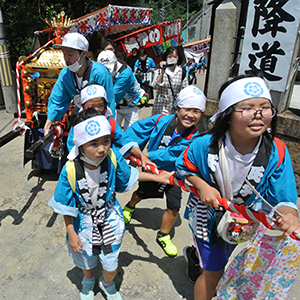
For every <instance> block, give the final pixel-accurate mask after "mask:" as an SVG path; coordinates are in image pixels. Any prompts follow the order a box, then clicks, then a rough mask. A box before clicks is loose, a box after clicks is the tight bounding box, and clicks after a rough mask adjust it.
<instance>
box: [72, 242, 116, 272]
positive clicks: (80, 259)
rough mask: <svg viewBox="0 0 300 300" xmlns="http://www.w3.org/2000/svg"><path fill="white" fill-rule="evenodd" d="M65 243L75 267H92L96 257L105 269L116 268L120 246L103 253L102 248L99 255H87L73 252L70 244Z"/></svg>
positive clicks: (94, 265) (84, 268)
mask: <svg viewBox="0 0 300 300" xmlns="http://www.w3.org/2000/svg"><path fill="white" fill-rule="evenodd" d="M67 245H68V250H69V256H70V258H71V261H72V262H73V264H74V265H75V266H76V267H78V268H80V269H83V270H91V269H94V268H95V267H96V265H97V262H98V259H99V260H100V262H101V265H102V268H103V269H104V270H105V271H109V272H112V271H114V270H116V269H117V268H118V261H119V254H120V248H121V247H120V248H119V249H117V250H115V251H114V252H111V253H109V254H104V253H103V250H102V249H101V253H100V254H99V255H96V256H95V255H94V256H92V257H88V256H87V255H86V254H84V253H76V252H74V251H73V250H72V249H71V247H70V244H69V243H68V242H67Z"/></svg>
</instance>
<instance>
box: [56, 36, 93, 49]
mask: <svg viewBox="0 0 300 300" xmlns="http://www.w3.org/2000/svg"><path fill="white" fill-rule="evenodd" d="M61 47H68V48H72V49H77V50H86V51H88V50H89V42H88V40H87V39H86V38H85V37H84V36H83V35H82V34H80V33H77V32H70V33H67V34H66V35H65V36H64V37H63V41H62V44H61Z"/></svg>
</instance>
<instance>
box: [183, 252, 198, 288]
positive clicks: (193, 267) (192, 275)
mask: <svg viewBox="0 0 300 300" xmlns="http://www.w3.org/2000/svg"><path fill="white" fill-rule="evenodd" d="M193 251H196V248H195V247H194V246H186V247H184V248H183V256H184V258H185V260H186V261H187V263H188V268H187V270H186V275H187V277H188V279H189V280H190V281H191V282H192V283H195V282H196V280H197V278H198V277H199V276H200V275H201V274H202V272H203V269H202V268H201V267H200V265H199V260H198V261H195V260H194V259H193V258H192V256H191V254H192V252H193Z"/></svg>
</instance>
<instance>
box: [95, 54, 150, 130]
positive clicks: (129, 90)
mask: <svg viewBox="0 0 300 300" xmlns="http://www.w3.org/2000/svg"><path fill="white" fill-rule="evenodd" d="M97 61H98V62H99V63H101V64H103V65H104V66H106V67H107V68H108V69H109V71H110V73H111V75H112V78H113V83H114V93H115V101H116V108H117V110H116V120H117V123H118V124H119V125H120V126H121V124H122V122H123V120H124V131H125V130H126V129H127V128H128V127H129V126H130V125H132V124H133V123H134V122H136V121H138V120H139V119H140V113H141V106H143V105H144V104H145V102H147V101H148V97H147V94H146V93H145V91H144V90H143V89H142V88H141V86H140V84H139V83H138V81H137V79H136V78H135V76H134V75H133V72H132V70H131V69H130V68H129V67H128V65H127V64H126V62H124V61H122V60H120V59H117V58H116V56H115V54H114V52H113V51H111V50H104V51H102V52H100V54H99V55H98V58H97Z"/></svg>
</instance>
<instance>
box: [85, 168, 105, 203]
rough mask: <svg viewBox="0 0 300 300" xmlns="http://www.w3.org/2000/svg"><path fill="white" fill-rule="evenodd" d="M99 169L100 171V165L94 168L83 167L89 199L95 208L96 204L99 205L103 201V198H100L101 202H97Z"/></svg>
mask: <svg viewBox="0 0 300 300" xmlns="http://www.w3.org/2000/svg"><path fill="white" fill-rule="evenodd" d="M100 171H101V167H100V166H99V167H98V168H97V169H95V170H90V169H88V168H86V167H84V174H85V178H86V180H87V184H88V188H89V193H90V195H91V201H92V204H93V206H94V208H96V206H97V205H98V206H100V207H101V206H102V205H103V204H104V202H105V201H104V200H102V201H101V203H97V200H98V190H99V180H100Z"/></svg>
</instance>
